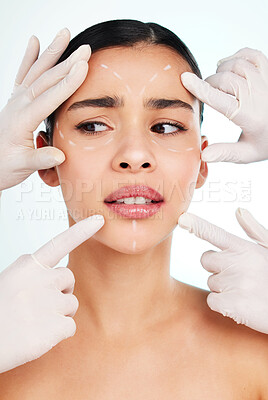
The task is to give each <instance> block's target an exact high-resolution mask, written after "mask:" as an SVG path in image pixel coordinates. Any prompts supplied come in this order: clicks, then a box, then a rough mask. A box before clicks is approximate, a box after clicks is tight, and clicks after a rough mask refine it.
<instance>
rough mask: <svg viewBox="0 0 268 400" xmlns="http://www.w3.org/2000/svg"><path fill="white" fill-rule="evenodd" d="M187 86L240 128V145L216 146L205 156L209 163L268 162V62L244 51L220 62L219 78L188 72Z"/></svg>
mask: <svg viewBox="0 0 268 400" xmlns="http://www.w3.org/2000/svg"><path fill="white" fill-rule="evenodd" d="M181 80H182V83H183V85H184V86H185V88H186V89H187V90H189V91H190V92H191V93H192V94H193V95H194V96H195V97H197V98H198V99H199V100H201V101H202V102H204V103H206V104H208V105H209V106H211V107H213V108H214V109H215V110H217V111H219V112H220V113H222V114H224V115H225V116H226V117H227V118H229V120H231V121H232V122H234V123H235V124H236V125H238V126H240V128H241V129H242V132H241V134H240V137H239V139H238V142H236V143H214V144H211V145H210V146H207V147H206V148H205V149H204V151H203V152H202V154H201V157H202V160H203V161H207V162H217V161H228V162H233V163H238V164H246V163H250V162H254V161H262V160H266V159H268V112H267V103H268V59H267V58H266V56H265V55H264V54H263V53H262V52H261V51H259V50H253V49H250V48H247V47H246V48H244V49H241V50H239V51H238V52H236V53H235V54H234V55H232V56H230V57H226V58H223V59H222V60H220V61H219V62H218V68H217V71H216V74H215V75H211V76H209V77H208V78H206V79H205V80H204V81H203V80H202V79H200V78H198V77H197V76H196V75H195V74H192V73H190V72H184V73H183V74H182V75H181Z"/></svg>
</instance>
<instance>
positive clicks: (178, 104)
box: [67, 95, 194, 113]
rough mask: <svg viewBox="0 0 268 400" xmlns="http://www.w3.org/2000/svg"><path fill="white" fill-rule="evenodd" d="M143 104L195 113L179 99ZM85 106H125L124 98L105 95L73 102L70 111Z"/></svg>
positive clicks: (148, 107)
mask: <svg viewBox="0 0 268 400" xmlns="http://www.w3.org/2000/svg"><path fill="white" fill-rule="evenodd" d="M143 106H144V107H145V108H147V109H153V110H162V109H164V108H185V109H186V110H190V111H191V112H193V113H194V109H193V107H192V106H191V105H190V104H188V103H185V102H184V101H182V100H179V99H156V98H150V99H146V100H145V101H144V103H143ZM85 107H99V108H118V107H124V99H123V98H122V97H118V96H116V95H115V96H104V97H100V98H97V99H85V100H81V101H77V102H75V103H73V104H72V105H71V106H70V107H69V108H68V109H67V112H68V111H71V110H75V109H78V108H85Z"/></svg>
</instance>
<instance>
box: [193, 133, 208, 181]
mask: <svg viewBox="0 0 268 400" xmlns="http://www.w3.org/2000/svg"><path fill="white" fill-rule="evenodd" d="M207 146H208V138H207V137H206V136H201V150H202V151H203V150H204V149H205V148H206V147H207ZM207 176H208V166H207V163H206V162H205V161H203V160H202V159H201V164H200V169H199V174H198V178H197V181H196V185H195V187H196V188H197V189H198V188H200V187H201V186H203V185H204V183H205V182H206V179H207Z"/></svg>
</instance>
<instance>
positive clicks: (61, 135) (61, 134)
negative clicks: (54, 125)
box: [59, 130, 64, 139]
mask: <svg viewBox="0 0 268 400" xmlns="http://www.w3.org/2000/svg"><path fill="white" fill-rule="evenodd" d="M59 134H60V137H61V138H62V139H64V135H63V133H62V131H61V130H59Z"/></svg>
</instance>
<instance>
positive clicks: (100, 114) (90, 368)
mask: <svg viewBox="0 0 268 400" xmlns="http://www.w3.org/2000/svg"><path fill="white" fill-rule="evenodd" d="M130 60H131V62H130ZM100 63H104V64H106V65H109V66H111V68H112V69H113V70H114V71H116V72H117V73H118V74H120V75H121V76H124V83H123V82H121V81H120V80H118V79H116V78H115V77H114V76H113V75H109V74H108V73H105V71H104V70H101V69H100V68H99V65H100ZM168 63H169V64H170V65H171V66H172V68H171V69H170V70H169V71H168V72H167V71H166V73H163V74H162V76H161V79H159V80H154V81H152V82H151V84H150V85H148V86H147V84H148V80H149V79H150V77H151V76H152V75H153V74H154V73H155V72H156V71H160V70H161V71H162V70H163V67H164V66H165V65H167V64H168ZM185 71H189V66H188V64H187V63H185V62H184V61H183V60H182V59H181V58H180V57H179V56H178V55H177V54H175V53H174V52H172V51H171V50H169V49H167V48H165V47H162V46H155V47H142V48H128V49H125V48H124V49H121V48H116V49H105V50H102V51H99V52H97V53H95V54H93V55H92V56H91V58H90V61H89V73H88V75H87V77H86V79H85V81H84V82H83V84H82V85H81V87H80V88H79V89H78V90H77V91H76V92H75V93H74V94H73V95H72V96H71V97H70V98H69V99H68V100H67V101H66V103H64V104H63V105H62V106H61V107H60V109H59V110H58V112H57V120H58V126H59V129H61V131H62V132H63V133H64V136H65V138H66V140H62V138H61V137H60V135H59V130H55V132H54V141H53V145H54V146H56V147H58V148H60V149H61V150H62V151H63V152H64V153H65V155H66V160H65V162H64V163H63V164H61V165H60V166H57V167H56V168H53V169H48V170H46V171H44V170H43V171H39V175H40V177H41V178H42V179H43V180H44V182H46V183H47V184H48V185H51V186H57V185H59V184H61V188H62V191H63V196H64V198H65V202H66V206H67V208H68V211H69V223H70V225H73V224H74V223H75V222H76V221H75V220H74V219H73V218H72V215H73V216H74V215H75V219H79V215H83V214H85V215H84V217H86V216H89V215H90V214H91V213H98V214H102V215H103V216H104V218H105V221H106V223H105V225H104V226H103V228H102V229H101V230H100V231H99V232H97V233H96V234H95V235H94V238H91V239H90V240H88V241H87V242H86V243H84V244H81V246H79V247H78V248H77V249H75V250H74V251H72V252H71V253H70V256H69V263H68V267H69V268H70V269H71V270H72V271H73V273H74V276H75V281H76V284H75V288H74V294H75V295H76V297H77V298H78V300H79V308H78V310H77V313H76V315H75V316H74V319H75V322H76V325H77V332H76V334H75V335H74V336H73V337H72V338H69V339H67V340H65V341H64V342H62V343H59V344H58V345H57V346H55V347H54V348H53V349H52V350H51V351H50V352H48V353H47V354H45V355H44V356H42V357H41V358H39V359H38V360H35V361H32V362H31V363H28V365H25V366H21V367H19V368H17V369H16V370H14V371H13V372H12V371H10V372H7V373H5V374H2V376H1V377H0V390H1V396H2V398H3V399H4V400H5V399H9V400H14V399H21V398H26V396H27V400H31V399H36V398H38V399H41V400H42V399H47V398H50V399H65V400H66V399H73V398H75V399H77V400H80V399H83V400H84V399H98V400H102V399H128V400H132V399H137V398H143V399H149V400H150V399H164V398H165V399H168V400H169V399H172V400H174V399H175V398H179V399H185V400H186V399H187V400H189V399H200V396H201V394H202V398H206V399H213V400H214V399H219V400H221V399H224V400H229V399H230V400H231V399H232V400H233V399H251V400H254V399H256V400H257V399H258V400H259V399H261V398H262V399H265V398H267V399H268V395H266V397H265V390H266V393H267V376H266V375H267V374H266V371H267V370H268V340H267V336H266V335H263V334H261V333H258V332H255V331H252V330H250V329H249V328H247V327H245V326H241V325H236V323H235V322H234V321H232V320H230V319H227V318H224V317H223V316H222V315H219V314H218V313H215V312H213V311H212V310H210V309H209V307H208V305H207V303H206V298H207V295H208V293H209V292H208V291H206V290H202V289H199V288H196V287H193V286H191V285H187V284H185V283H183V282H179V281H176V280H175V279H173V278H172V277H171V276H170V272H169V268H170V249H171V243H172V232H173V230H174V228H175V227H176V225H177V220H178V217H179V215H180V214H182V213H183V212H185V211H186V210H187V208H188V207H189V204H190V201H191V196H192V194H193V189H194V188H195V187H196V188H199V187H201V186H202V185H203V184H204V182H205V179H206V176H207V165H206V163H205V162H203V161H202V160H201V159H200V151H201V150H202V149H203V148H205V147H206V146H207V144H208V141H207V138H206V137H205V136H202V137H200V127H199V112H198V102H197V100H196V99H194V97H193V96H192V95H191V94H190V93H189V92H188V91H187V90H186V89H185V88H184V87H183V85H182V83H181V81H180V79H179V78H178V77H179V76H180V75H181V73H182V72H185ZM120 82H121V83H120ZM126 82H127V84H128V87H130V88H131V90H132V93H129V92H128V90H127V87H126V86H125V83H126ZM144 85H146V86H147V88H146V90H145V92H144V93H142V94H140V93H141V90H142V88H143V87H144ZM115 91H116V93H117V94H118V95H120V96H121V95H122V96H124V97H125V106H124V108H122V109H120V110H119V109H91V108H87V109H80V110H76V111H74V112H73V113H72V114H69V113H68V115H67V108H68V107H69V106H70V105H71V104H72V103H73V102H74V101H79V100H83V99H85V98H90V97H93V96H94V97H97V96H99V95H104V94H110V95H111V94H113V93H114V92H115ZM144 97H166V98H172V97H176V98H180V99H181V100H183V101H186V102H188V103H190V104H191V105H192V106H193V108H194V110H195V113H191V112H187V111H186V110H185V109H168V110H167V109H166V110H154V111H152V110H150V111H148V110H147V111H145V110H144V108H143V105H142V104H143V103H142V102H143V100H144ZM166 119H169V120H173V121H177V122H181V123H183V124H185V125H186V126H187V127H188V128H189V130H188V137H189V141H191V142H192V139H193V138H195V140H196V141H195V150H194V151H192V152H186V153H183V152H182V153H179V154H176V153H174V154H173V153H172V152H169V151H167V149H166V147H165V148H164V147H156V146H155V147H154V146H153V145H152V142H151V140H147V139H148V136H147V133H148V129H150V128H151V127H152V126H153V125H154V124H156V123H160V122H161V121H163V120H166ZM93 120H94V121H95V120H98V121H102V122H103V123H105V124H107V128H106V129H108V130H110V129H112V130H113V132H115V133H116V132H117V130H118V129H119V126H120V127H121V133H122V135H121V137H120V140H119V137H118V140H114V141H112V142H110V143H109V144H108V145H107V146H104V147H100V148H99V149H98V150H97V151H96V152H84V150H83V148H84V146H85V144H84V142H87V143H88V142H91V143H92V142H93V141H97V140H98V139H95V138H94V139H92V138H88V137H84V136H83V140H82V136H79V137H78V136H77V131H76V130H75V128H74V126H75V125H76V124H77V123H80V122H82V121H93ZM79 135H82V134H81V133H80V134H79ZM155 135H157V133H155ZM68 140H71V141H73V142H74V141H75V143H76V146H73V145H70V143H69V142H68ZM167 140H169V139H167ZM178 140H180V138H179V136H178ZM37 145H38V146H39V147H41V146H46V142H45V140H44V135H43V134H42V132H40V134H39V138H38V140H37ZM122 162H124V163H126V164H127V168H123V167H122V164H121V163H122ZM144 163H148V164H144ZM144 165H147V168H146V167H144ZM78 179H79V180H80V181H79V182H80V183H81V182H82V183H83V182H84V183H86V184H88V188H91V190H90V189H88V191H83V185H80V186H79V185H78V186H77V185H76V183H77V180H78ZM99 182H101V183H102V190H101V191H97V188H99V187H98V186H97V184H98V183H99ZM122 182H124V184H136V183H144V184H148V185H149V186H151V187H153V188H156V189H157V190H159V191H161V194H162V195H163V196H164V198H165V200H166V204H165V205H164V206H163V209H162V214H161V218H159V219H157V218H147V219H144V220H136V229H135V231H133V228H132V221H131V220H129V219H118V218H117V219H116V218H115V217H112V216H111V214H109V210H108V209H107V207H106V205H105V204H104V203H103V200H104V198H105V197H106V196H107V195H108V194H109V193H110V192H111V191H113V190H115V188H117V187H114V186H113V185H115V186H116V184H118V183H122ZM159 182H164V185H163V186H162V189H161V188H159V186H158V184H159ZM67 183H68V184H67ZM67 187H70V188H72V189H73V192H72V193H73V195H70V193H69V192H67ZM178 187H179V189H180V190H178V189H177V190H172V189H174V188H178ZM191 188H192V189H191ZM189 193H190V195H189ZM75 211H79V212H80V214H79V213H78V212H77V213H75ZM134 239H135V240H136V250H135V251H133V247H132V242H133V240H134ZM177 245H179V246H180V245H183V244H181V243H178V244H177ZM181 268H183V265H182V266H181ZM81 355H82V356H81ZM59 366H60V368H59Z"/></svg>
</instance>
